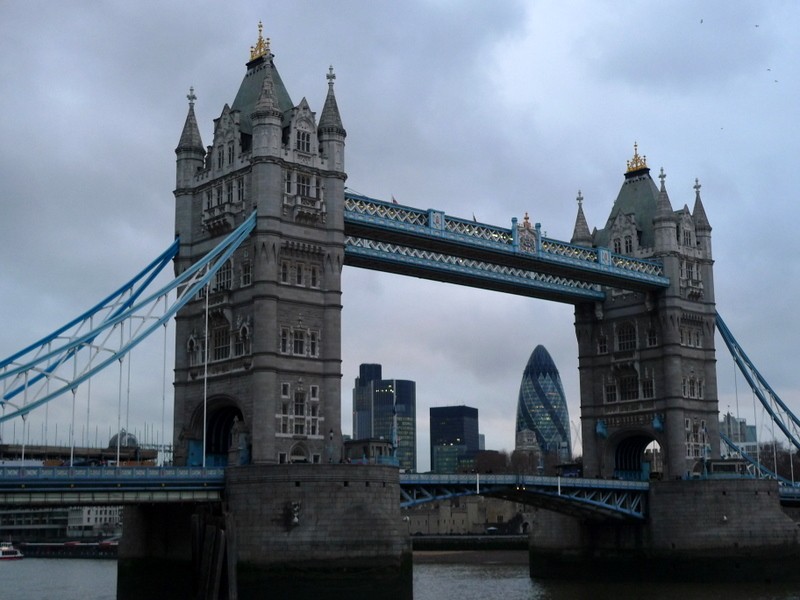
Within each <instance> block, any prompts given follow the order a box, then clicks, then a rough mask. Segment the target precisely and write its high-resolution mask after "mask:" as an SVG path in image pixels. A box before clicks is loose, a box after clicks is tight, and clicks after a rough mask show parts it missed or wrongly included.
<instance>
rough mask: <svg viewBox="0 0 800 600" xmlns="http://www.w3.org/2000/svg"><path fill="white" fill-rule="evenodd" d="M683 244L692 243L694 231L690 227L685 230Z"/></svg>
mask: <svg viewBox="0 0 800 600" xmlns="http://www.w3.org/2000/svg"><path fill="white" fill-rule="evenodd" d="M683 245H684V246H691V245H692V232H691V231H690V230H688V229H684V230H683Z"/></svg>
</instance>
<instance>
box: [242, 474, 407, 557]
mask: <svg viewBox="0 0 800 600" xmlns="http://www.w3.org/2000/svg"><path fill="white" fill-rule="evenodd" d="M226 477H227V480H226V501H227V510H228V511H229V512H230V514H231V515H232V517H233V521H234V523H235V529H236V531H235V536H236V546H237V553H238V564H239V567H240V569H242V568H245V569H251V568H255V569H258V570H263V571H277V572H281V571H287V570H288V571H293V570H296V569H302V570H303V571H307V570H309V569H310V570H319V571H325V570H337V569H341V568H347V569H350V568H356V569H358V568H365V569H366V568H370V569H372V568H384V567H385V568H387V569H389V570H392V569H400V567H401V565H403V564H404V561H406V560H408V559H409V557H410V553H411V543H410V538H409V537H408V533H407V531H406V528H405V527H402V525H403V523H402V517H401V514H400V502H399V498H400V487H399V483H398V471H397V469H396V468H393V467H384V466H375V465H351V464H332V465H303V464H300V465H298V464H288V465H247V466H242V467H235V468H228V469H227V472H226Z"/></svg>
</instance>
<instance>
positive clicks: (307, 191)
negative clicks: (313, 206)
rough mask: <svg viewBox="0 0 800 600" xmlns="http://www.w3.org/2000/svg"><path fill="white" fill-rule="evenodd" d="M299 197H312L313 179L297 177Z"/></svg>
mask: <svg viewBox="0 0 800 600" xmlns="http://www.w3.org/2000/svg"><path fill="white" fill-rule="evenodd" d="M297 195H298V196H303V197H304V198H309V197H310V196H311V177H309V176H308V175H300V174H298V175H297Z"/></svg>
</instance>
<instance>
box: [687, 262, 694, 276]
mask: <svg viewBox="0 0 800 600" xmlns="http://www.w3.org/2000/svg"><path fill="white" fill-rule="evenodd" d="M686 279H689V280H694V263H692V262H689V261H686Z"/></svg>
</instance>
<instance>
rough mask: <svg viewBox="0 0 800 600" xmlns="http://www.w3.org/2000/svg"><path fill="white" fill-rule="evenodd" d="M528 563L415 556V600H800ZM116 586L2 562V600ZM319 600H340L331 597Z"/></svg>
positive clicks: (755, 589) (745, 588)
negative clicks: (549, 576)
mask: <svg viewBox="0 0 800 600" xmlns="http://www.w3.org/2000/svg"><path fill="white" fill-rule="evenodd" d="M526 560H527V553H526V552H517V553H508V552H502V553H492V552H483V553H480V554H478V553H436V554H433V553H418V554H415V555H414V600H450V599H451V598H452V599H457V600H493V599H500V600H612V599H613V600H640V599H648V600H675V599H679V600H800V584H791V585H785V584H781V585H778V584H763V583H761V584H746V585H743V584H724V583H707V584H704V583H692V584H681V583H670V584H646V585H644V584H625V583H614V584H610V583H602V584H597V583H587V582H570V581H552V580H531V579H530V578H529V577H528V566H527V562H526ZM116 581H117V564H116V562H115V561H113V560H83V559H35V558H26V559H24V560H18V561H5V562H0V600H114V599H115V598H116ZM318 597H319V599H320V600H326V599H327V598H336V597H335V596H331V595H330V594H327V593H326V591H325V590H320V592H319V596H318ZM264 598H265V600H266V599H268V598H269V595H268V594H265V596H264ZM345 598H346V597H343V598H342V600H345ZM142 600H147V599H142ZM376 600H380V598H379V597H376Z"/></svg>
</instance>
